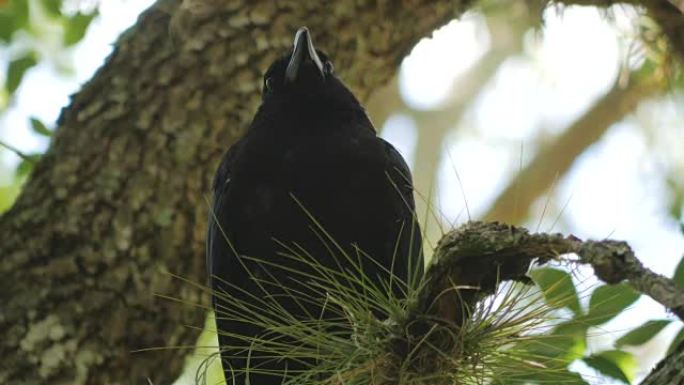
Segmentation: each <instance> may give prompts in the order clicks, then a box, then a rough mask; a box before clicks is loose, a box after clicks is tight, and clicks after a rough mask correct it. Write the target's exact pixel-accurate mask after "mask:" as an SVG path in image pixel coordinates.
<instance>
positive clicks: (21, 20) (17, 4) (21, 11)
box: [9, 0, 29, 29]
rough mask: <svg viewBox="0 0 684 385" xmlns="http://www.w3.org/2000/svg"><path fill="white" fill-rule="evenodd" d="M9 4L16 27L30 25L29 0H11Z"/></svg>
mask: <svg viewBox="0 0 684 385" xmlns="http://www.w3.org/2000/svg"><path fill="white" fill-rule="evenodd" d="M9 6H10V7H11V8H12V14H13V15H14V25H15V28H16V29H22V28H27V27H28V25H29V0H9Z"/></svg>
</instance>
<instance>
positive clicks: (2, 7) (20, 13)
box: [0, 0, 29, 42]
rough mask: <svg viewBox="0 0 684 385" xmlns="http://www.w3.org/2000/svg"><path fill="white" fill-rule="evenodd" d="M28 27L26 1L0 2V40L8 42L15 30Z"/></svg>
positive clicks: (11, 0) (10, 0)
mask: <svg viewBox="0 0 684 385" xmlns="http://www.w3.org/2000/svg"><path fill="white" fill-rule="evenodd" d="M28 25H29V5H28V0H9V1H4V2H3V1H0V40H2V41H4V42H9V41H10V40H11V39H12V35H13V34H14V32H15V31H16V30H19V29H22V28H27V27H28Z"/></svg>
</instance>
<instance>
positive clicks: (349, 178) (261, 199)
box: [233, 137, 387, 219]
mask: <svg viewBox="0 0 684 385" xmlns="http://www.w3.org/2000/svg"><path fill="white" fill-rule="evenodd" d="M254 148H255V149H256V148H260V149H263V148H270V149H272V151H270V152H268V151H264V150H252V149H247V152H246V153H245V156H244V158H243V159H241V164H240V167H239V172H237V173H236V175H235V176H234V180H233V183H234V184H233V185H234V188H235V193H236V194H237V195H239V196H240V198H239V201H241V202H244V203H245V206H244V209H245V210H246V211H247V212H248V214H249V215H250V216H254V217H262V216H265V217H269V218H270V219H275V218H272V217H273V215H286V216H291V215H292V214H293V213H292V211H293V210H295V211H296V210H302V209H306V210H307V211H310V212H311V214H313V215H314V216H316V217H329V216H336V215H340V214H344V215H345V216H353V215H355V213H356V212H357V211H359V210H361V209H362V208H363V207H362V206H363V204H364V202H377V199H375V198H378V197H379V195H382V194H383V193H384V192H385V188H384V187H386V185H387V179H386V174H385V171H386V170H385V161H384V159H383V158H382V156H381V153H380V151H379V150H380V149H379V148H378V146H377V145H376V144H375V143H374V142H373V141H370V140H364V139H355V138H351V139H350V138H340V137H314V138H311V137H308V138H301V139H300V140H297V138H292V139H291V140H288V141H286V142H284V143H271V145H270V146H259V145H258V143H256V144H255V146H254Z"/></svg>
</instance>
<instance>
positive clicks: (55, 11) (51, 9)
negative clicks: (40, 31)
mask: <svg viewBox="0 0 684 385" xmlns="http://www.w3.org/2000/svg"><path fill="white" fill-rule="evenodd" d="M40 5H41V6H42V7H43V10H44V11H45V13H47V14H48V15H50V16H52V17H59V16H61V15H62V1H61V0H40Z"/></svg>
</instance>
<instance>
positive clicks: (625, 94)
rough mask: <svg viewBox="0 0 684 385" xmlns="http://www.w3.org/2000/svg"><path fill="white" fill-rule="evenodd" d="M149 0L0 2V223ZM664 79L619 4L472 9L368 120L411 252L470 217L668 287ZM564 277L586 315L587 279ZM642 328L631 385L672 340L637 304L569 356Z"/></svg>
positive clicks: (406, 69) (669, 149) (680, 208)
mask: <svg viewBox="0 0 684 385" xmlns="http://www.w3.org/2000/svg"><path fill="white" fill-rule="evenodd" d="M151 3H152V1H150V0H135V1H133V0H107V1H95V0H93V1H63V2H62V1H57V0H29V1H16V0H4V1H2V0H0V86H1V88H0V141H1V144H2V145H1V146H0V212H1V211H4V210H6V209H7V208H8V207H9V206H10V205H11V204H12V202H13V200H14V199H15V197H16V196H17V194H18V193H19V191H20V190H21V185H22V182H23V181H24V180H25V179H26V176H27V175H28V173H30V170H31V166H32V164H33V163H34V162H35V160H36V159H38V157H40V154H41V153H43V152H44V151H45V150H46V149H47V147H48V146H49V143H50V137H51V134H52V130H53V129H54V127H55V126H56V123H55V121H56V119H57V117H58V115H59V113H60V110H61V108H62V107H64V106H66V105H67V104H68V103H69V95H70V94H72V93H74V92H76V91H77V90H78V89H79V87H80V85H81V84H82V83H84V82H86V81H87V80H88V79H89V78H90V77H91V76H92V75H93V74H94V73H95V71H97V69H98V67H99V66H100V65H101V64H102V63H103V61H104V59H105V58H106V56H107V55H108V54H109V53H110V52H111V49H112V44H113V43H114V42H115V41H116V38H117V37H118V36H119V35H120V34H121V33H125V31H126V29H127V28H129V27H130V26H131V25H133V23H135V20H136V17H137V16H138V15H139V14H140V12H141V11H142V10H144V9H145V8H146V7H148V6H149V5H150V4H151ZM313 32H314V37H315V31H313ZM676 66H677V64H675V63H674V62H673V58H672V57H671V56H670V54H669V53H668V52H667V49H666V44H665V42H664V39H663V37H661V36H660V34H659V31H658V30H657V27H656V25H655V24H654V23H653V22H652V21H650V20H649V19H648V18H646V17H644V16H642V13H641V12H640V11H639V10H638V9H635V8H632V7H628V6H616V7H612V8H609V9H602V10H599V9H596V8H592V7H565V8H553V7H551V8H548V9H546V10H544V11H541V10H539V9H532V8H530V5H529V4H527V3H526V2H522V1H508V2H504V3H500V2H497V3H491V4H490V3H488V2H483V3H481V5H480V6H479V7H478V8H477V11H472V12H469V13H466V14H465V15H464V16H462V17H461V18H460V19H458V20H453V21H451V22H450V23H448V24H447V25H445V26H443V27H442V28H440V29H439V30H437V31H435V32H434V34H433V35H432V36H431V37H426V38H424V39H422V40H421V41H420V42H419V43H418V44H417V45H416V47H415V48H414V49H413V50H412V51H411V53H410V55H409V56H408V57H406V58H405V60H404V61H403V63H402V65H401V68H400V70H399V71H398V74H397V76H396V77H395V78H394V79H393V80H392V82H390V83H389V84H388V85H387V86H386V87H385V88H384V89H382V90H379V91H378V92H377V94H375V95H373V96H372V97H371V99H370V100H369V101H368V102H367V107H368V110H369V115H370V116H371V118H372V120H373V121H374V123H375V125H376V127H377V128H378V129H379V130H380V132H381V135H382V136H383V137H384V138H386V139H387V140H389V141H390V142H392V143H393V144H394V145H395V146H396V147H397V148H398V149H399V150H400V151H401V153H402V154H403V155H404V157H405V158H406V159H407V161H408V163H409V165H410V166H411V168H412V170H413V174H414V179H415V185H416V191H417V197H416V199H417V201H418V215H419V216H420V217H421V222H422V223H423V228H424V232H425V233H426V234H427V237H426V238H427V241H426V249H428V250H429V249H431V247H432V245H434V244H435V242H436V241H437V240H438V239H439V237H440V236H441V234H442V233H443V232H444V231H446V230H447V229H449V228H451V227H453V226H454V225H458V224H460V223H463V222H465V221H468V220H469V219H472V220H476V219H489V220H499V221H504V222H509V223H512V224H520V225H525V226H527V227H528V228H529V229H530V230H532V231H535V230H539V231H554V232H563V233H572V234H574V235H576V236H578V237H580V238H583V239H584V238H594V239H602V238H607V237H610V238H614V239H620V240H625V241H627V242H629V244H630V245H631V246H632V247H633V248H634V250H635V251H636V254H637V256H638V257H639V258H640V259H641V260H642V261H643V262H644V264H645V265H646V266H647V267H649V268H651V269H653V270H654V271H656V272H658V273H661V274H664V275H666V276H672V275H673V274H674V273H675V270H676V268H677V266H678V263H679V261H680V259H681V258H682V255H684V237H683V229H684V227H683V226H684V219H683V217H684V151H682V150H681V149H682V148H684V130H683V126H684V103H683V102H684V93H683V92H682V90H684V83H682V82H681V81H680V80H679V76H678V75H677V68H676ZM340 72H341V73H342V74H344V72H343V70H340ZM680 270H681V269H680ZM680 274H684V272H682V273H680ZM571 276H572V279H573V281H574V283H575V284H576V287H577V290H578V292H580V294H581V296H582V298H583V300H584V302H588V298H589V295H590V293H591V291H592V288H593V287H595V286H596V285H597V282H596V281H595V279H594V278H593V277H592V276H593V273H592V271H591V269H588V270H585V269H583V268H576V267H575V268H572V269H571ZM649 320H650V321H651V322H650V324H651V325H656V327H652V328H651V330H650V331H649V332H648V333H647V334H648V336H649V338H647V339H646V341H647V342H644V343H640V344H635V345H631V346H630V345H625V346H620V348H621V349H622V350H621V351H624V352H626V353H627V354H629V355H631V356H630V357H631V358H629V359H625V360H626V361H625V362H623V363H622V364H621V365H623V366H621V369H622V370H623V371H624V373H625V374H626V375H627V374H628V376H627V380H628V381H630V380H631V381H633V382H636V381H638V379H640V378H642V377H643V376H644V375H645V374H646V373H648V371H649V370H650V368H651V367H652V365H654V363H655V362H657V361H658V360H660V359H662V357H663V356H664V355H665V353H666V351H667V349H668V347H669V346H670V345H671V342H672V341H673V339H674V338H675V337H676V336H677V338H679V339H682V338H684V334H683V333H682V332H681V330H682V324H681V322H679V321H677V320H676V317H671V316H670V315H669V314H667V313H666V312H665V311H664V309H663V308H662V306H660V305H658V304H657V303H655V302H654V301H652V300H650V299H649V298H646V297H643V296H642V297H641V298H639V300H637V301H636V302H634V303H633V304H631V305H630V306H629V307H628V308H627V309H626V310H625V311H623V312H622V313H621V314H620V315H619V316H618V317H616V318H614V319H612V320H611V321H610V322H608V323H606V324H603V325H600V326H599V327H596V329H597V330H593V331H590V333H589V338H588V340H587V346H586V349H584V350H583V352H582V354H584V355H585V356H587V355H591V354H594V353H596V352H602V351H606V350H609V349H614V348H615V346H616V340H617V339H618V338H620V337H621V336H623V335H625V334H626V333H627V332H629V331H631V330H633V329H634V328H636V327H638V326H640V325H643V324H644V323H647V322H648V321H649ZM654 320H655V322H654ZM651 337H652V338H651ZM211 338H212V337H211V336H210V335H208V336H206V337H205V339H204V340H203V341H204V342H207V341H211ZM618 345H619V344H618ZM582 354H580V357H581V356H582ZM627 361H629V362H627ZM191 363H192V364H193V365H196V364H197V361H196V360H195V361H192V362H191ZM570 367H571V369H572V370H575V371H578V372H580V373H581V374H582V375H583V376H584V378H585V379H586V380H587V381H589V382H590V383H592V384H594V383H601V384H613V383H624V382H625V379H624V378H623V379H620V378H616V377H615V376H613V377H611V376H606V375H605V374H606V373H605V372H602V371H601V370H597V369H596V367H595V365H593V366H592V365H588V364H587V362H586V361H583V360H580V359H576V360H573V361H572V363H571V366H570ZM628 372H629V373H628ZM193 377H194V372H193V371H192V370H189V371H188V376H187V377H186V378H185V379H181V380H179V383H187V382H184V381H188V379H191V378H193ZM618 377H619V376H618Z"/></svg>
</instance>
